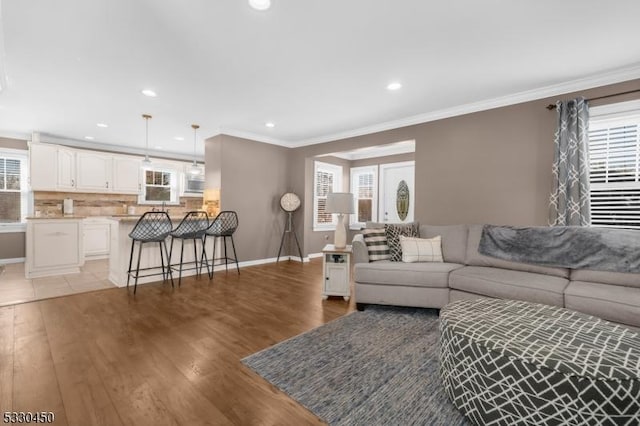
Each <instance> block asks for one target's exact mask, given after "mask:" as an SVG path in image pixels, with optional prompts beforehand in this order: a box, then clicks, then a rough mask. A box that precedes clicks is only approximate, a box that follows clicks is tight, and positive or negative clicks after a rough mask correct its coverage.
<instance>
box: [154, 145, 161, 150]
mask: <svg viewBox="0 0 640 426" xmlns="http://www.w3.org/2000/svg"><path fill="white" fill-rule="evenodd" d="M154 148H155V149H160V150H161V149H162V147H161V146H160V145H156V146H154Z"/></svg>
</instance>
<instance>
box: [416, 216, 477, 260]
mask: <svg viewBox="0 0 640 426" xmlns="http://www.w3.org/2000/svg"><path fill="white" fill-rule="evenodd" d="M467 233H468V227H467V225H444V226H436V225H421V226H420V238H433V237H435V236H438V235H440V236H441V237H442V257H443V258H444V261H445V262H451V263H464V261H465V254H466V252H467Z"/></svg>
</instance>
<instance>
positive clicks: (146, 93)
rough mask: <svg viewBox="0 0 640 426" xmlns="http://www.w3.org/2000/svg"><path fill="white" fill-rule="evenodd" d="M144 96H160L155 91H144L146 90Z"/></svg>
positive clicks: (143, 92)
mask: <svg viewBox="0 0 640 426" xmlns="http://www.w3.org/2000/svg"><path fill="white" fill-rule="evenodd" d="M142 94H143V95H145V96H149V97H150V98H155V97H156V96H158V95H157V94H156V92H154V91H153V90H151V89H144V90H143V91H142Z"/></svg>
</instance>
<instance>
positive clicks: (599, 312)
mask: <svg viewBox="0 0 640 426" xmlns="http://www.w3.org/2000/svg"><path fill="white" fill-rule="evenodd" d="M370 226H373V227H375V226H377V225H376V224H372V225H370ZM482 227H483V225H451V226H431V225H422V226H420V237H421V238H432V237H435V236H438V235H440V236H441V237H442V257H443V259H444V262H441V263H432V262H423V263H403V262H390V261H377V262H369V256H368V252H367V247H366V245H365V244H364V240H363V237H362V235H360V234H358V235H356V236H355V238H354V240H353V250H354V263H355V267H354V279H355V300H356V303H357V306H358V309H364V307H365V306H366V305H367V304H380V305H398V306H415V307H425V308H437V309H439V308H441V307H443V306H445V305H446V304H447V303H449V302H451V301H454V300H460V299H470V298H481V297H489V298H502V299H515V300H525V301H529V302H537V303H544V304H547V305H554V306H561V307H566V308H569V309H573V310H576V311H581V312H585V313H588V314H591V315H595V316H598V317H601V318H604V319H607V320H610V321H614V322H618V323H622V324H627V325H632V326H635V327H640V274H629V273H618V272H603V271H591V270H579V269H566V268H554V267H545V266H539V265H533V264H527V263H519V262H510V261H506V260H501V259H497V258H493V257H489V256H483V255H482V254H480V253H478V245H479V243H480V238H481V236H482Z"/></svg>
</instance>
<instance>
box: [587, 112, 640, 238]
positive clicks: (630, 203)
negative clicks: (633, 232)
mask: <svg viewBox="0 0 640 426" xmlns="http://www.w3.org/2000/svg"><path fill="white" fill-rule="evenodd" d="M589 166H590V171H589V180H590V182H591V195H590V198H591V224H592V225H593V226H604V227H616V228H634V229H640V173H639V172H640V119H638V118H637V116H636V117H635V118H631V119H630V120H627V121H625V120H622V121H620V120H617V121H616V122H615V123H609V124H607V123H606V122H603V123H601V124H600V123H597V124H595V125H592V126H591V127H590V129H589Z"/></svg>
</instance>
